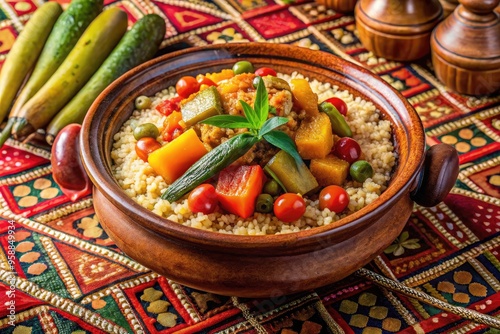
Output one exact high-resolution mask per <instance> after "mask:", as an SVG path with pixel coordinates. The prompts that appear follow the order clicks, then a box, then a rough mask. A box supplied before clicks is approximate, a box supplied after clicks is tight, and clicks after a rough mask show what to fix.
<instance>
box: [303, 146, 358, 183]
mask: <svg viewBox="0 0 500 334" xmlns="http://www.w3.org/2000/svg"><path fill="white" fill-rule="evenodd" d="M309 169H310V170H311V173H312V175H314V177H315V178H316V180H317V181H318V183H319V185H320V186H322V187H326V186H330V185H333V184H335V185H337V186H341V185H342V184H343V183H344V181H345V179H346V178H347V175H348V174H349V163H348V162H347V161H345V160H342V159H339V158H337V157H336V156H334V155H333V154H330V155H328V156H326V157H325V158H322V159H312V160H311V164H310V166H309Z"/></svg>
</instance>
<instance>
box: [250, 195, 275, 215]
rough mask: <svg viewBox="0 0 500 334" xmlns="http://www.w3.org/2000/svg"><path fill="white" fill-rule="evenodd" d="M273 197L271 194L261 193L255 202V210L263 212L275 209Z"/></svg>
mask: <svg viewBox="0 0 500 334" xmlns="http://www.w3.org/2000/svg"><path fill="white" fill-rule="evenodd" d="M273 203H274V200H273V197H272V196H271V195H269V194H260V195H259V196H258V197H257V201H256V204H255V211H257V212H262V213H269V212H271V211H273Z"/></svg>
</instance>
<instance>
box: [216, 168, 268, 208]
mask: <svg viewBox="0 0 500 334" xmlns="http://www.w3.org/2000/svg"><path fill="white" fill-rule="evenodd" d="M264 178H265V176H264V171H263V170H262V168H261V167H260V166H259V165H254V166H238V167H231V166H230V167H227V168H225V169H224V170H222V171H221V172H220V174H219V180H218V181H217V187H216V189H215V191H216V192H217V197H218V198H219V203H220V205H221V206H222V208H224V209H225V210H227V211H228V212H230V213H233V214H236V215H238V216H240V217H242V218H248V217H250V216H251V215H252V214H253V212H254V211H255V200H256V199H257V196H259V194H260V193H261V192H262V186H263V185H264Z"/></svg>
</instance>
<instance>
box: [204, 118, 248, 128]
mask: <svg viewBox="0 0 500 334" xmlns="http://www.w3.org/2000/svg"><path fill="white" fill-rule="evenodd" d="M200 123H202V124H209V125H213V126H217V127H219V128H228V129H242V128H252V125H251V124H250V123H249V122H248V120H247V119H246V118H245V117H243V116H235V115H217V116H212V117H209V118H207V119H204V120H203V121H201V122H200Z"/></svg>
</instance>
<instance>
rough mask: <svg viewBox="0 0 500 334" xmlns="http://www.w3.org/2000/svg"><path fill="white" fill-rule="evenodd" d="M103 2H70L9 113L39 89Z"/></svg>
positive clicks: (85, 0)
mask: <svg viewBox="0 0 500 334" xmlns="http://www.w3.org/2000/svg"><path fill="white" fill-rule="evenodd" d="M102 7H103V0H73V1H72V2H71V4H70V5H69V7H68V9H66V10H65V11H64V12H63V13H62V14H61V16H59V18H58V19H57V21H56V23H55V24H54V28H53V29H52V32H51V33H50V35H49V38H48V39H47V42H46V43H45V46H44V47H43V50H42V53H41V54H40V58H38V60H37V62H36V65H35V68H34V69H33V72H32V73H31V76H30V78H29V80H28V81H27V82H26V85H24V87H23V89H22V90H21V92H20V93H19V95H18V97H17V99H16V102H15V104H14V106H13V107H12V111H11V114H12V113H14V114H16V113H17V112H18V111H19V109H21V107H22V106H23V105H24V104H25V103H26V102H27V101H28V100H29V99H30V98H31V97H32V96H33V95H34V94H35V93H36V92H37V91H38V90H39V89H40V87H42V86H43V84H44V83H45V82H47V80H48V79H49V78H50V76H51V75H52V74H54V72H55V71H56V70H57V68H58V67H59V65H61V63H62V62H63V60H64V59H65V58H66V56H67V55H68V54H69V53H70V51H71V50H72V49H73V47H74V46H75V44H76V43H77V42H78V39H79V38H80V36H81V35H82V34H83V32H84V31H85V29H87V27H88V25H89V24H90V23H91V22H92V21H93V20H94V19H95V18H96V17H97V15H99V13H100V12H101V11H102Z"/></svg>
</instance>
